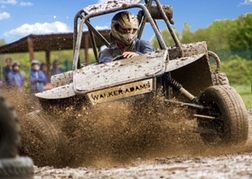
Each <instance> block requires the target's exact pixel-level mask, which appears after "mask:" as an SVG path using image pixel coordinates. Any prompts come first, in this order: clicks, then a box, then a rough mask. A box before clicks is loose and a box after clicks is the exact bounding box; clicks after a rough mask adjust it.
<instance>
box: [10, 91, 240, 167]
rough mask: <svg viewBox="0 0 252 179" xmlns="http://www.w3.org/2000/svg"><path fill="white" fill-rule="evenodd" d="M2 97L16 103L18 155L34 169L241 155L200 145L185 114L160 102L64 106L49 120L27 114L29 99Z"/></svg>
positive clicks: (32, 108)
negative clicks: (19, 130)
mask: <svg viewBox="0 0 252 179" xmlns="http://www.w3.org/2000/svg"><path fill="white" fill-rule="evenodd" d="M8 95H9V97H8V98H10V101H12V100H15V101H16V102H15V103H13V104H14V105H15V108H16V111H17V113H18V115H19V119H20V124H21V127H22V133H23V135H22V141H23V148H22V154H24V155H29V156H30V157H32V158H33V160H34V163H35V165H37V166H55V167H65V166H69V167H80V166H110V165H123V164H127V163H130V162H131V161H135V160H137V159H141V160H148V159H150V158H158V157H168V158H169V157H176V156H209V155H210V156H213V155H220V154H227V153H236V152H239V151H245V149H244V147H239V146H238V147H234V148H225V147H218V148H217V147H209V146H205V145H204V144H203V143H202V141H201V139H200V137H199V135H198V134H197V133H194V132H192V128H193V127H194V126H195V125H196V123H195V121H194V120H190V119H192V118H191V116H190V113H189V112H188V110H187V109H186V108H178V107H174V106H169V107H167V106H165V105H161V104H163V103H162V102H160V100H162V99H160V98H158V99H154V100H150V101H142V102H141V103H137V104H138V105H135V104H136V103H128V102H116V103H109V104H102V105H96V106H94V107H93V108H85V107H82V108H81V109H80V108H79V109H80V110H78V111H77V110H76V109H75V108H74V107H68V108H65V109H63V110H60V111H57V112H56V114H55V115H49V114H47V113H43V112H39V113H36V114H34V115H27V114H28V113H30V112H33V111H35V110H40V107H39V105H38V103H37V102H36V101H35V102H34V101H33V100H31V98H30V97H29V96H25V95H21V96H20V99H18V100H17V98H16V97H15V99H14V98H13V95H11V94H10V93H8ZM15 96H16V95H15ZM140 104H141V106H139V105H140ZM188 119H189V120H188ZM33 121H37V122H35V123H34V122H33ZM41 121H42V122H41ZM43 121H44V122H43ZM46 121H48V122H46Z"/></svg>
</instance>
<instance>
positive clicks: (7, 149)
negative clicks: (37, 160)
mask: <svg viewBox="0 0 252 179" xmlns="http://www.w3.org/2000/svg"><path fill="white" fill-rule="evenodd" d="M20 131H21V130H20V126H19V124H18V119H17V114H16V112H15V110H14V108H13V107H12V106H11V105H10V104H9V103H8V102H7V101H6V100H5V99H4V98H3V97H0V158H13V157H16V156H17V155H18V149H19V147H20V145H21V144H20V140H21V138H20V133H21V132H20Z"/></svg>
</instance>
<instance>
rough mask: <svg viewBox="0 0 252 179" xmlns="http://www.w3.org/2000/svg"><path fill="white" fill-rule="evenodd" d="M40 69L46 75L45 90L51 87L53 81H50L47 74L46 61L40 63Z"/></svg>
mask: <svg viewBox="0 0 252 179" xmlns="http://www.w3.org/2000/svg"><path fill="white" fill-rule="evenodd" d="M40 70H41V71H42V72H43V73H44V75H45V77H46V84H45V86H44V89H45V90H48V89H51V83H50V80H49V78H48V75H47V66H46V64H45V63H41V64H40Z"/></svg>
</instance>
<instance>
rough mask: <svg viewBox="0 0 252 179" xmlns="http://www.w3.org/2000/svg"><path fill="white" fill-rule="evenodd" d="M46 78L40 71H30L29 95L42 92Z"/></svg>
mask: <svg viewBox="0 0 252 179" xmlns="http://www.w3.org/2000/svg"><path fill="white" fill-rule="evenodd" d="M46 81H47V79H46V76H45V75H44V73H43V72H42V71H41V70H38V71H35V70H31V71H30V83H31V84H30V93H37V92H43V91H44V85H45V84H46Z"/></svg>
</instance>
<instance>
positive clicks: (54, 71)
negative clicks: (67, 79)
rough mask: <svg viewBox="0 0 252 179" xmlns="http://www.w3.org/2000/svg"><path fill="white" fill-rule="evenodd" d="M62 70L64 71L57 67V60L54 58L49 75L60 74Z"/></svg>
mask: <svg viewBox="0 0 252 179" xmlns="http://www.w3.org/2000/svg"><path fill="white" fill-rule="evenodd" d="M63 72H64V70H63V69H62V68H60V67H59V61H58V60H54V61H53V64H52V69H51V75H57V74H60V73H63Z"/></svg>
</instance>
